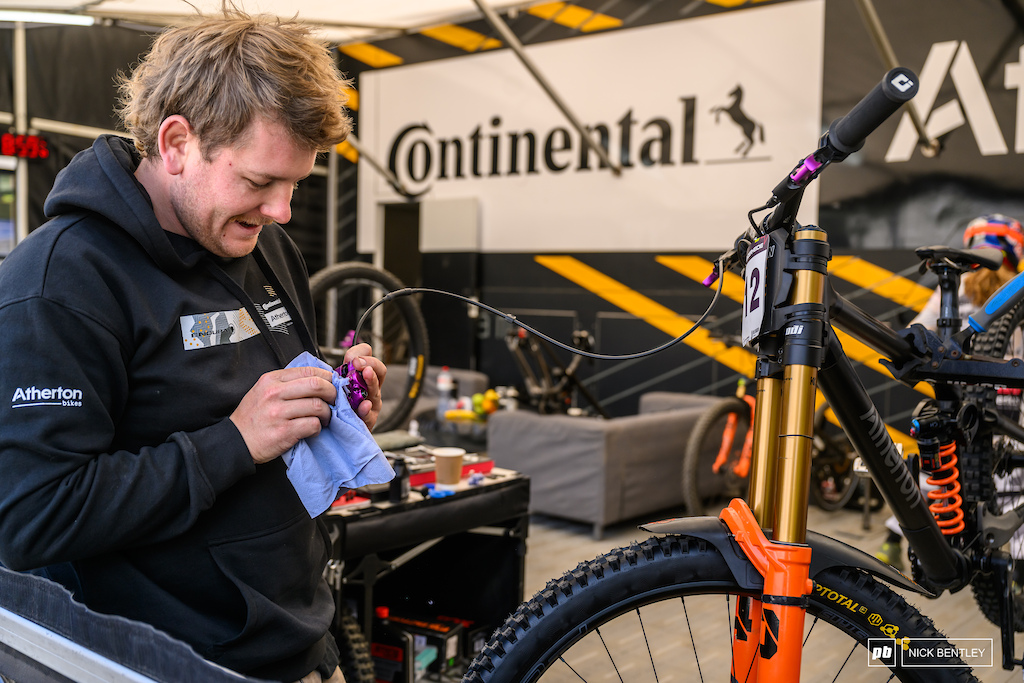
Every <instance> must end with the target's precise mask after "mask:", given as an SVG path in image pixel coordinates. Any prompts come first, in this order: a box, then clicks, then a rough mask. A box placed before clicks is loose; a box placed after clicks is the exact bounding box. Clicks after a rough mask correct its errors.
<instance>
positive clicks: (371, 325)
mask: <svg viewBox="0 0 1024 683" xmlns="http://www.w3.org/2000/svg"><path fill="white" fill-rule="evenodd" d="M404 287H405V285H404V284H402V282H401V280H399V279H398V278H396V277H395V276H394V275H392V274H391V273H389V272H387V271H386V270H383V269H381V268H376V267H375V266H372V265H370V264H368V263H360V262H346V263H338V264H336V265H333V266H328V267H327V268H324V269H323V270H320V271H318V272H316V273H314V274H313V276H312V277H311V278H310V280H309V288H310V290H311V291H312V293H313V302H314V304H315V305H316V318H317V323H316V327H317V329H316V337H317V340H318V342H319V344H320V352H321V354H322V355H323V357H324V360H325V361H326V362H327V363H329V364H330V365H331V366H332V367H337V366H338V365H341V363H342V362H343V361H344V358H345V351H347V350H348V348H349V347H350V346H352V345H353V340H352V339H351V336H352V332H353V331H354V329H355V327H356V324H357V323H358V322H359V320H360V319H361V318H362V316H363V314H364V313H365V312H366V310H367V309H368V308H369V307H370V306H371V305H372V304H373V303H375V302H376V301H379V300H380V299H381V298H382V297H383V296H384V295H385V294H387V293H388V292H393V291H395V290H398V289H402V288H404ZM355 342H356V343H358V342H366V343H368V344H369V345H370V346H371V347H372V348H373V355H374V356H376V357H377V358H380V359H381V360H382V361H384V364H385V365H387V366H388V375H387V380H386V381H385V390H384V392H383V395H384V406H383V408H382V409H381V412H380V416H379V417H378V418H377V425H376V426H375V427H374V431H376V432H386V431H390V430H392V429H397V428H399V427H401V426H402V425H403V424H404V422H405V420H406V419H408V417H409V415H410V414H411V413H412V411H413V408H414V407H415V405H416V399H417V398H418V397H419V394H420V390H421V388H422V381H423V377H424V375H425V373H426V368H427V364H428V363H429V356H430V353H429V342H428V338H427V324H426V321H425V320H424V319H423V314H422V313H421V312H420V308H419V304H418V303H417V301H416V299H415V298H413V297H411V296H405V297H399V298H397V299H394V300H393V301H389V302H388V303H386V304H383V305H381V306H379V307H378V308H377V309H376V310H375V311H374V312H373V313H372V314H371V315H370V317H369V318H368V319H367V321H366V322H365V323H364V325H363V328H362V329H361V330H360V331H359V339H357V340H355Z"/></svg>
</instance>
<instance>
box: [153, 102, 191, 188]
mask: <svg viewBox="0 0 1024 683" xmlns="http://www.w3.org/2000/svg"><path fill="white" fill-rule="evenodd" d="M156 140H157V147H158V148H159V150H160V159H161V161H162V162H163V166H164V170H165V171H166V172H167V173H169V174H171V175H178V174H180V173H181V172H182V171H183V170H184V168H185V160H186V159H187V158H188V155H189V153H190V151H191V150H190V149H189V148H190V147H191V146H192V145H191V144H190V143H194V141H195V135H194V134H193V133H192V126H190V125H189V122H188V119H186V118H185V117H184V116H181V115H180V114H175V115H174V116H168V117H167V118H166V119H164V121H163V123H161V124H160V130H159V131H158V132H157V139H156Z"/></svg>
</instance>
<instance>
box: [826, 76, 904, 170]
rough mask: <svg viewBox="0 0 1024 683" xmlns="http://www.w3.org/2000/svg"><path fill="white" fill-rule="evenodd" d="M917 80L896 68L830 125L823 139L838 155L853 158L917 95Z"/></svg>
mask: <svg viewBox="0 0 1024 683" xmlns="http://www.w3.org/2000/svg"><path fill="white" fill-rule="evenodd" d="M917 88H918V84H917V76H916V75H914V72H913V71H911V70H910V69H907V68H904V67H896V68H895V69H892V70H890V71H889V73H887V74H885V77H884V78H883V79H882V80H881V82H880V83H879V84H878V85H876V86H875V87H874V89H872V91H871V92H869V93H868V94H867V95H865V96H864V99H862V100H861V101H860V102H858V103H857V105H856V106H854V108H853V109H851V110H850V113H848V114H847V115H846V116H844V117H843V118H841V119H838V120H836V121H833V122H832V125H831V126H829V129H828V133H827V134H826V136H825V137H826V138H827V140H828V142H827V143H826V144H830V145H831V146H832V147H834V148H835V149H836V150H837V151H839V152H841V153H842V154H844V155H846V154H852V153H853V152H856V151H857V150H859V149H860V148H861V147H863V146H864V140H865V139H866V138H867V136H869V135H871V133H873V132H874V131H875V129H876V128H878V127H879V126H880V125H882V122H884V121H885V120H886V119H887V118H889V117H890V116H892V115H893V114H895V113H896V111H897V110H898V109H899V108H900V107H902V106H903V104H904V103H906V102H909V101H910V100H911V99H912V98H913V97H914V95H916V94H917Z"/></svg>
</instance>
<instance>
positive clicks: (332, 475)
mask: <svg viewBox="0 0 1024 683" xmlns="http://www.w3.org/2000/svg"><path fill="white" fill-rule="evenodd" d="M308 366H313V367H318V368H323V369H325V370H329V371H330V372H331V375H332V381H333V382H334V388H335V389H337V390H338V399H337V400H336V401H335V402H334V406H332V407H331V421H330V423H328V425H327V428H326V429H321V430H320V433H319V434H317V435H316V436H311V437H309V438H306V439H303V440H302V441H300V442H298V443H297V444H295V445H294V446H292V448H291V450H289V451H288V452H287V453H285V454H284V455H283V456H281V457H282V458H284V464H285V465H286V466H287V467H288V479H289V480H290V481H291V482H292V486H294V487H295V492H296V493H298V494H299V499H300V500H301V501H302V504H303V505H304V506H305V507H306V511H307V512H308V513H309V516H310V517H316V516H318V515H320V514H322V513H323V512H324V511H325V510H327V508H329V507H331V503H333V502H334V501H335V500H337V499H338V496H339V495H341V494H342V493H344V492H345V491H346V490H347V489H354V488H358V487H360V486H367V485H369V484H383V483H384V482H386V481H391V480H392V479H394V477H395V471H394V470H393V469H391V465H390V464H388V459H387V458H385V457H384V453H383V451H381V449H380V446H378V445H377V442H376V441H374V440H373V437H372V436H371V435H370V430H369V429H367V427H366V425H365V424H364V423H363V421H362V420H360V419H359V416H358V415H356V411H354V410H352V406H350V405H349V404H348V399H347V398H346V397H345V390H344V387H345V386H346V385H347V384H348V382H349V380H348V379H347V378H345V377H342V376H341V375H339V374H338V373H336V372H334V370H333V369H331V367H330V366H329V365H327V364H326V363H324V362H323V361H321V360H320V359H318V358H316V357H315V356H313V355H312V354H310V353H309V352H308V351H303V352H302V353H300V354H299V355H298V356H296V357H295V359H294V360H292V362H291V363H289V364H288V367H289V368H301V367H308Z"/></svg>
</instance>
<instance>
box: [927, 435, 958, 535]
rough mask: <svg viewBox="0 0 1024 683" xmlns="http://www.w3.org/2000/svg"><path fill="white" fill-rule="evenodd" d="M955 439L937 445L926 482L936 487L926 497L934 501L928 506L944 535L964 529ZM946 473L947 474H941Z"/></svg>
mask: <svg viewBox="0 0 1024 683" xmlns="http://www.w3.org/2000/svg"><path fill="white" fill-rule="evenodd" d="M956 463H957V457H956V441H951V442H950V443H948V444H945V445H943V446H939V457H938V458H937V463H936V465H937V466H936V468H935V469H934V470H933V471H932V476H931V477H929V478H928V480H927V481H928V483H929V484H931V485H932V486H935V487H937V488H936V489H935V490H933V491H929V492H928V498H930V499H931V500H934V501H936V502H934V503H932V504H931V505H929V506H928V509H929V510H931V512H932V514H933V515H934V516H935V521H936V522H937V523H938V525H939V530H940V531H942V533H943V534H944V535H946V536H952V535H953V534H958V533H960V532H961V531H963V530H964V511H963V509H961V508H962V506H963V503H964V499H963V498H962V497H961V496H960V482H959V481H958V479H959V478H960V470H958V469H957V467H956ZM942 475H948V476H942Z"/></svg>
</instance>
